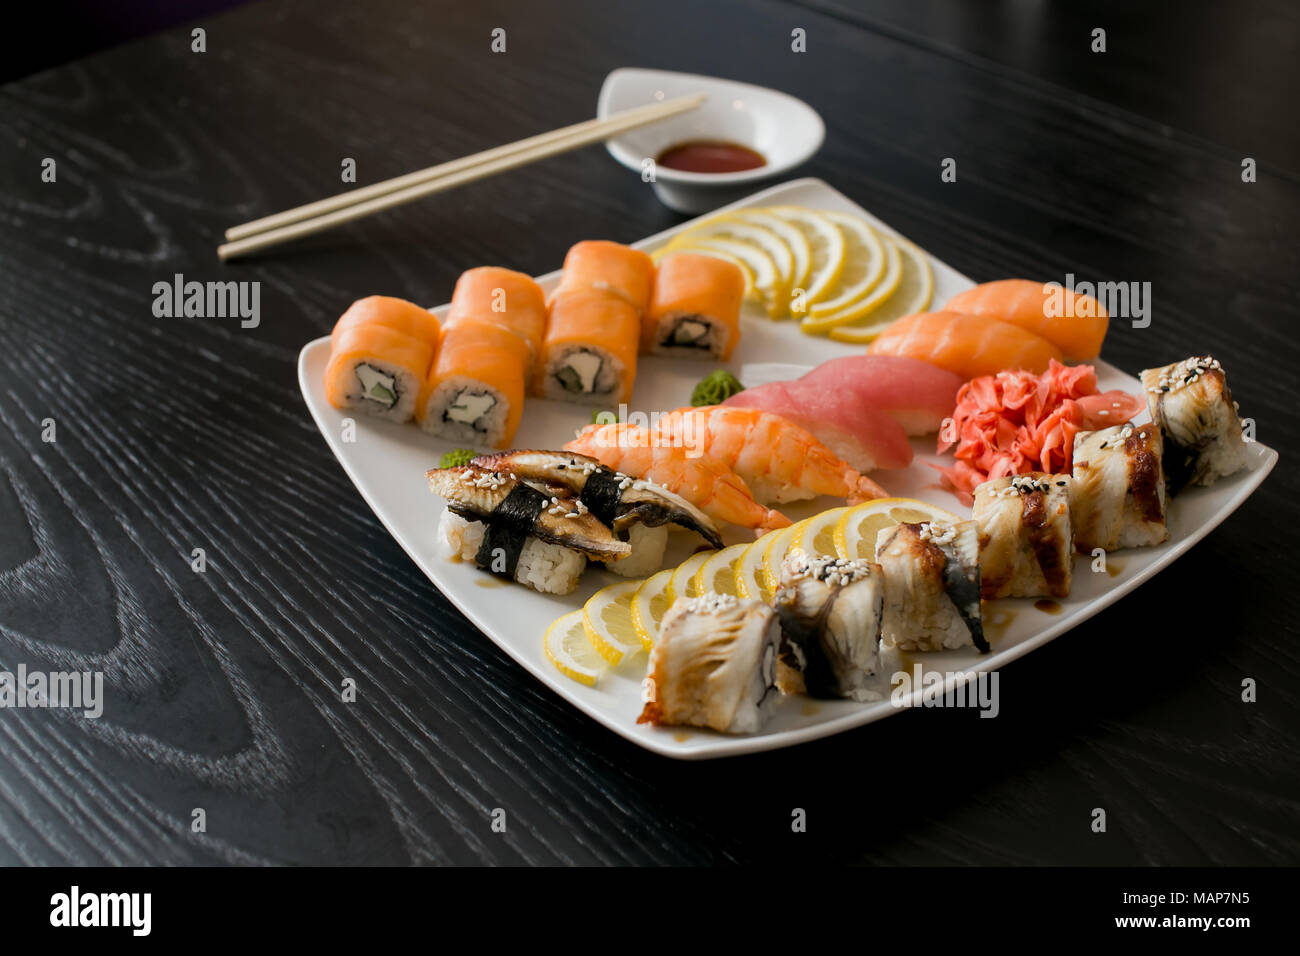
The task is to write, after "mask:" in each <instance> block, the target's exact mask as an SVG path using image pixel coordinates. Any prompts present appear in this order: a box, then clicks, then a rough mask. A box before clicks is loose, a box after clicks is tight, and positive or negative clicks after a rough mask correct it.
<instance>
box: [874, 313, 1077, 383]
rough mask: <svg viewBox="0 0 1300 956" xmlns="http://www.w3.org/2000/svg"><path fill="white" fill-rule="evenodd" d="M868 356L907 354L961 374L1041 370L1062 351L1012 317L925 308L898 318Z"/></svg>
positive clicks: (973, 376) (1036, 372)
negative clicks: (1021, 325)
mask: <svg viewBox="0 0 1300 956" xmlns="http://www.w3.org/2000/svg"><path fill="white" fill-rule="evenodd" d="M867 352H868V354H870V355H903V356H906V357H908V358H917V359H921V360H922V361H925V362H930V363H931V364H933V365H937V366H939V367H940V368H946V369H947V370H948V371H950V372H956V373H957V374H958V375H960V376H961V377H962V378H966V379H971V378H979V377H980V376H981V375H996V374H997V373H998V372H1002V371H1007V370H1010V369H1024V370H1025V371H1027V372H1033V373H1035V374H1040V373H1042V372H1045V371H1047V363H1048V362H1050V361H1051V360H1052V359H1056V360H1057V361H1058V362H1059V361H1061V359H1062V358H1063V356H1062V355H1061V350H1060V349H1058V348H1057V347H1056V346H1055V345H1053V344H1052V343H1051V342H1049V341H1047V339H1045V338H1043V337H1042V336H1039V335H1035V334H1034V333H1033V332H1029V331H1027V330H1025V329H1022V328H1021V327H1020V326H1018V325H1012V324H1011V323H1010V322H1002V321H1000V320H998V319H990V318H987V317H986V316H982V315H963V314H962V313H960V312H921V313H919V314H917V315H909V316H907V317H906V318H902V319H899V320H898V321H897V322H895V323H894V324H893V325H891V326H889V328H887V329H885V331H884V332H882V333H880V335H879V337H877V339H876V340H875V341H874V342H872V343H871V345H870V346H869V347H868V348H867Z"/></svg>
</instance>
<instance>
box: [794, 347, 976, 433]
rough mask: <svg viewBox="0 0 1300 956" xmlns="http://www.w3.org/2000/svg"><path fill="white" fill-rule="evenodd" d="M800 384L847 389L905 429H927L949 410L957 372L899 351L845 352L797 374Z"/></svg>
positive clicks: (958, 383)
mask: <svg viewBox="0 0 1300 956" xmlns="http://www.w3.org/2000/svg"><path fill="white" fill-rule="evenodd" d="M799 381H800V382H801V383H803V384H805V385H812V386H815V387H816V388H819V389H824V390H826V391H836V392H841V391H843V392H850V393H852V395H853V396H854V397H855V398H856V399H857V400H858V401H859V402H861V403H862V404H864V405H869V406H871V407H872V408H876V409H879V410H880V411H882V412H885V413H887V414H888V415H889V417H891V418H893V419H894V420H895V421H896V422H898V423H899V424H900V425H902V426H903V430H904V431H905V432H907V433H908V434H909V435H929V434H932V433H934V432H937V431H938V430H939V426H940V425H941V424H942V423H943V420H944V419H945V418H947V417H948V416H949V415H951V414H952V407H953V405H954V404H956V402H957V389H959V388H961V386H962V381H963V379H962V377H961V376H960V375H956V374H954V373H952V372H949V371H948V370H947V369H942V368H939V366H937V365H932V364H931V363H929V362H922V361H921V360H920V359H914V358H906V357H904V356H899V355H845V356H844V357H842V358H836V359H831V360H830V361H829V362H822V364H821V365H818V366H817V367H816V368H815V369H813V370H812V371H811V372H808V373H807V374H806V375H804V376H802V377H801V378H800V380H799Z"/></svg>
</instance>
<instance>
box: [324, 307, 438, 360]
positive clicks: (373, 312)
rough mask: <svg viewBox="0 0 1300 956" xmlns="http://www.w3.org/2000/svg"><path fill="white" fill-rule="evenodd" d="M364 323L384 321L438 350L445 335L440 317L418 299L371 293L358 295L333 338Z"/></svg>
mask: <svg viewBox="0 0 1300 956" xmlns="http://www.w3.org/2000/svg"><path fill="white" fill-rule="evenodd" d="M362 325H382V326H383V327H384V328H387V329H392V330H393V331H395V332H401V333H402V334H403V335H409V336H410V337H411V338H413V339H419V340H420V341H422V342H428V343H429V345H431V346H432V347H433V348H434V349H435V350H436V349H437V348H438V342H439V340H440V339H441V338H442V333H441V329H440V326H439V322H438V317H437V316H436V315H434V314H433V313H432V312H430V311H429V310H428V309H423V308H421V307H420V306H418V305H416V304H415V303H414V302H407V301H406V300H405V299H395V298H393V297H392V296H387V295H371V296H367V297H366V298H364V299H357V301H356V302H353V303H352V304H351V305H350V306H348V310H347V311H346V312H344V313H343V314H342V315H341V316H339V320H338V321H337V322H335V323H334V330H333V331H332V332H331V333H330V340H331V342H336V341H338V338H339V336H340V335H341V334H342V333H344V332H346V331H347V330H348V329H352V328H356V327H358V326H362Z"/></svg>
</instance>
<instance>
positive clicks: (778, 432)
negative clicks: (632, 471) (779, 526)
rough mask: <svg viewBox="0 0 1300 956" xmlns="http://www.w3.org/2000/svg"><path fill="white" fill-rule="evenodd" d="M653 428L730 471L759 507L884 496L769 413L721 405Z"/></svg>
mask: <svg viewBox="0 0 1300 956" xmlns="http://www.w3.org/2000/svg"><path fill="white" fill-rule="evenodd" d="M654 427H655V431H656V433H657V434H658V435H659V437H660V439H661V440H668V441H670V442H673V443H677V444H682V445H685V446H686V448H687V450H688V451H690V452H693V453H695V454H702V455H704V456H705V457H706V458H712V459H714V460H715V461H717V462H720V463H721V464H723V465H726V466H727V467H728V468H730V469H732V470H733V471H735V472H736V474H738V475H739V476H740V477H741V478H742V479H743V480H744V482H745V484H747V485H748V486H749V488H750V490H751V491H753V493H754V496H755V497H756V498H758V499H759V500H760V501H767V502H773V503H776V504H781V503H783V502H786V501H796V500H798V499H800V498H815V497H816V496H817V495H833V496H835V497H837V498H847V499H849V501H850V502H853V503H857V502H859V501H866V500H868V499H871V498H884V497H886V496H887V494H888V493H887V492H886V491H885V489H883V488H881V487H880V486H879V485H878V484H876V483H875V482H874V481H872V480H871V479H870V478H867V477H865V476H864V475H862V474H860V473H859V472H858V471H856V470H855V469H854V468H853V467H852V466H850V465H849V464H848V462H846V461H844V459H842V458H840V457H839V456H838V455H836V454H835V452H833V451H831V449H829V448H827V447H826V446H825V445H823V444H822V443H821V442H820V441H818V440H817V439H816V437H814V436H813V435H812V434H810V433H809V432H808V431H806V430H805V429H803V428H800V427H799V426H798V425H796V424H795V423H794V422H792V421H790V420H789V419H787V418H784V417H782V416H780V415H774V414H772V413H771V412H765V411H762V410H760V409H756V408H735V407H728V406H725V405H708V406H705V407H703V408H679V409H677V411H675V412H669V413H668V414H667V415H663V416H661V417H660V418H659V420H658V422H657V423H656V424H655V426H654Z"/></svg>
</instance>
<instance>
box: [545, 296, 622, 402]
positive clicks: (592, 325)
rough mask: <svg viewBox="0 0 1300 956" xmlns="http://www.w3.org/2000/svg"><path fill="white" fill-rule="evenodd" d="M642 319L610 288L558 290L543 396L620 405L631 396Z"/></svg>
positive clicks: (548, 339)
mask: <svg viewBox="0 0 1300 956" xmlns="http://www.w3.org/2000/svg"><path fill="white" fill-rule="evenodd" d="M640 340H641V319H640V316H639V315H638V314H637V310H636V309H635V308H633V307H632V306H631V305H629V304H628V302H627V301H626V300H625V299H624V298H622V297H620V296H618V295H614V294H613V293H610V292H605V291H601V290H599V289H581V290H573V291H568V292H559V293H557V294H556V296H555V298H554V299H553V300H552V301H551V313H550V322H549V325H548V326H547V329H546V339H545V341H544V342H543V344H542V354H541V360H540V368H539V371H538V374H537V377H536V379H535V381H536V383H537V391H538V394H539V395H541V397H542V398H554V399H559V400H561V401H566V402H581V403H584V404H589V405H604V406H610V405H617V404H619V403H622V402H626V401H627V400H628V399H629V398H631V397H632V385H633V383H634V382H635V381H636V355H637V346H638V345H639V343H640Z"/></svg>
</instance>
